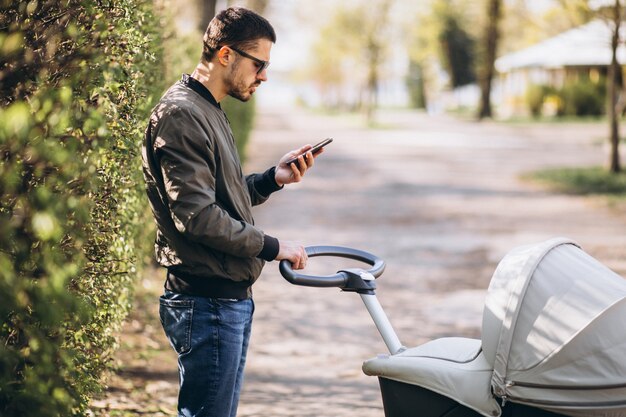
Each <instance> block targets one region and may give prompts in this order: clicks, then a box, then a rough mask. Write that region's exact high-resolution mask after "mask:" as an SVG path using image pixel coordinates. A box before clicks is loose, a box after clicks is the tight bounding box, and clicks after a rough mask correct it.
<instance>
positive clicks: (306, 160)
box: [274, 145, 324, 187]
mask: <svg viewBox="0 0 626 417" xmlns="http://www.w3.org/2000/svg"><path fill="white" fill-rule="evenodd" d="M309 149H311V145H305V146H303V147H302V148H300V149H297V150H295V151H291V152H289V153H287V154H286V155H285V156H283V157H282V158H280V162H279V163H278V166H277V167H276V176H275V177H274V178H275V180H276V184H278V186H280V187H282V186H283V185H286V184H291V183H294V182H300V181H302V177H303V176H304V174H305V173H306V171H307V170H308V169H309V168H311V167H312V166H313V164H314V162H315V158H316V157H317V156H318V155H319V154H321V153H322V152H324V149H320V151H319V152H317V153H316V154H315V156H314V155H313V154H312V153H311V152H307V151H308V150H309ZM305 152H306V153H305ZM297 155H300V156H298V160H297V161H296V162H293V163H291V164H289V165H287V164H286V161H288V160H290V159H292V158H293V157H295V156H297Z"/></svg>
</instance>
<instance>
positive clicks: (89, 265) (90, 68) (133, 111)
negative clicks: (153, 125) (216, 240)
mask: <svg viewBox="0 0 626 417" xmlns="http://www.w3.org/2000/svg"><path fill="white" fill-rule="evenodd" d="M151 4H152V3H151V2H150V1H149V0H115V1H113V0H110V1H104V0H100V1H92V0H64V1H61V0H49V1H45V0H42V1H30V2H19V1H18V2H15V1H14V0H0V5H1V9H2V10H1V14H0V80H1V83H0V89H1V90H2V95H1V96H0V100H2V106H1V108H0V158H1V159H0V234H1V236H2V239H0V300H2V301H1V302H0V316H1V317H2V325H1V327H0V415H6V416H9V415H10V416H14V417H18V416H38V417H46V416H70V415H82V414H84V410H85V409H86V406H87V403H88V400H89V398H90V396H91V394H92V393H94V392H95V391H97V390H98V388H99V386H100V378H101V374H102V372H103V371H104V370H105V369H106V367H107V365H108V363H109V362H110V355H111V352H112V350H113V349H114V347H115V343H116V342H115V338H114V334H115V332H116V331H117V330H118V329H119V326H120V324H121V321H122V320H123V318H124V317H125V315H126V313H127V312H128V309H129V305H130V299H131V288H132V283H133V281H134V280H135V279H136V277H137V276H138V274H139V271H140V268H141V265H142V264H143V262H144V259H145V257H146V254H147V253H148V251H149V250H150V249H149V246H151V238H149V237H148V236H147V234H148V233H150V227H146V224H151V223H152V221H151V219H150V217H149V213H148V212H147V211H146V206H147V205H146V202H145V198H144V192H143V184H142V178H141V171H140V160H139V155H138V153H139V149H140V141H141V137H142V132H143V129H144V126H145V123H146V118H147V113H148V111H149V109H150V107H151V106H152V105H153V103H154V101H155V99H156V98H158V95H159V94H160V93H161V91H162V89H163V85H161V82H160V80H161V79H162V77H161V74H162V72H161V69H160V67H159V65H160V62H161V59H160V56H161V51H160V50H159V48H158V46H157V45H160V44H161V43H160V41H159V35H158V33H159V32H158V26H157V23H156V22H157V20H156V19H155V17H154V16H153V15H152V10H151V7H152V6H151Z"/></svg>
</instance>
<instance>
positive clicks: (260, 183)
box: [246, 167, 283, 206]
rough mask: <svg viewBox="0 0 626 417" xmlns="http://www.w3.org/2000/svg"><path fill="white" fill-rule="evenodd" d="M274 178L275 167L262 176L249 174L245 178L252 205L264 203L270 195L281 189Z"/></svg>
mask: <svg viewBox="0 0 626 417" xmlns="http://www.w3.org/2000/svg"><path fill="white" fill-rule="evenodd" d="M275 176H276V168H275V167H272V168H270V169H268V170H267V171H265V172H264V173H262V174H250V175H247V176H246V183H247V185H248V192H249V193H250V200H251V201H252V205H254V206H256V205H258V204H262V203H265V202H266V201H267V199H268V198H269V196H270V194H272V193H273V192H276V191H278V190H282V189H283V187H280V186H279V185H278V184H276V180H275Z"/></svg>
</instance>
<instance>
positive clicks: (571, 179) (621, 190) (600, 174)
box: [524, 167, 626, 201]
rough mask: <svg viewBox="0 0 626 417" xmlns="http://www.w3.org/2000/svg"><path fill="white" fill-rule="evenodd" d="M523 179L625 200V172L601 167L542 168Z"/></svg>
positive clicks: (585, 193)
mask: <svg viewBox="0 0 626 417" xmlns="http://www.w3.org/2000/svg"><path fill="white" fill-rule="evenodd" d="M524 179H527V180H530V181H535V182H538V183H541V184H544V185H546V186H547V187H548V188H550V189H553V190H555V191H558V192H564V193H567V194H577V195H603V196H607V197H610V198H611V199H612V200H613V199H616V200H621V201H626V173H625V172H621V173H617V174H615V173H611V172H609V170H608V169H606V168H603V167H585V168H550V169H543V170H540V171H536V172H533V173H530V174H527V175H525V176H524Z"/></svg>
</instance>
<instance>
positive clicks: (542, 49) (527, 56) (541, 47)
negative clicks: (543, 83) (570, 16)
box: [496, 20, 626, 73]
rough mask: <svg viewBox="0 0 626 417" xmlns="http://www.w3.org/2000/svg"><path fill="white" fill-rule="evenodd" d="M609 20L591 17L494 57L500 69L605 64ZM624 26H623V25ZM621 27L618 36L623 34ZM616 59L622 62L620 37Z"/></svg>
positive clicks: (608, 53)
mask: <svg viewBox="0 0 626 417" xmlns="http://www.w3.org/2000/svg"><path fill="white" fill-rule="evenodd" d="M612 30H613V29H612V27H611V23H608V22H605V21H603V20H594V21H591V22H589V23H587V24H585V25H583V26H579V27H577V28H574V29H570V30H568V31H566V32H563V33H561V34H559V35H557V36H555V37H553V38H549V39H546V40H545V41H542V42H540V43H538V44H535V45H533V46H530V47H528V48H526V49H522V50H520V51H517V52H513V53H510V54H507V55H504V56H502V57H500V58H498V59H497V60H496V70H497V71H498V72H501V73H505V72H509V71H511V70H515V69H521V68H562V67H570V66H605V65H609V64H610V63H611V36H612ZM624 30H626V29H624ZM624 30H622V31H621V32H622V37H623V34H624ZM617 52H618V53H617V59H618V62H620V63H624V62H626V47H624V45H623V41H622V42H620V46H619V47H618V51H617Z"/></svg>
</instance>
